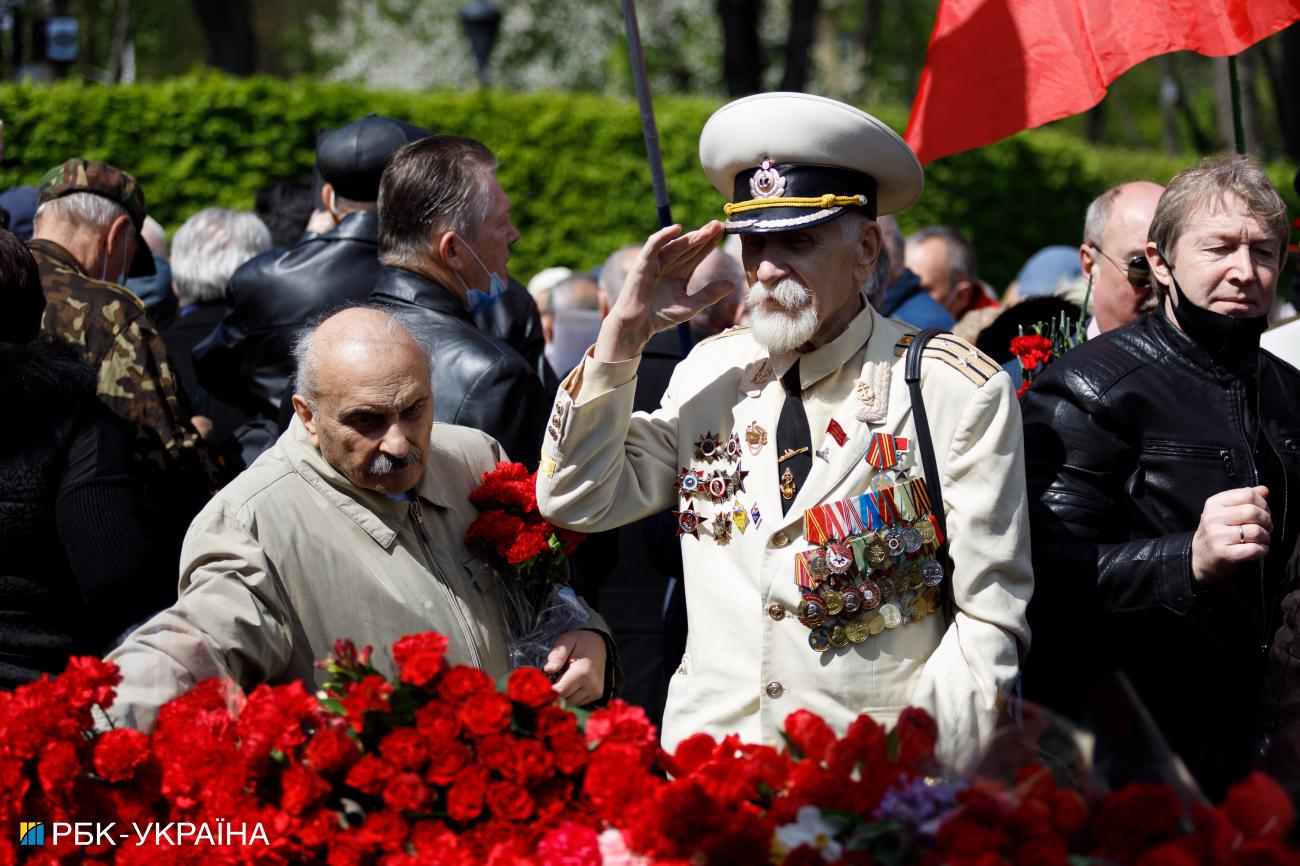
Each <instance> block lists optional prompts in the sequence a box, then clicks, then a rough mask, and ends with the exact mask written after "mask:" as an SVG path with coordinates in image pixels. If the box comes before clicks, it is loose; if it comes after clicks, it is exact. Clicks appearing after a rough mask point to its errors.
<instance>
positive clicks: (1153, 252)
mask: <svg viewBox="0 0 1300 866" xmlns="http://www.w3.org/2000/svg"><path fill="white" fill-rule="evenodd" d="M1143 252H1145V253H1146V254H1147V264H1149V265H1150V266H1151V276H1152V277H1154V278H1155V279H1157V280H1159V281H1160V282H1162V283H1164V284H1165V285H1166V286H1167V285H1169V284H1170V283H1172V282H1173V279H1172V278H1171V277H1170V276H1169V262H1167V261H1165V257H1164V254H1162V253H1161V252H1160V248H1159V247H1158V246H1156V242H1155V241H1147V246H1146V249H1145V250H1143Z"/></svg>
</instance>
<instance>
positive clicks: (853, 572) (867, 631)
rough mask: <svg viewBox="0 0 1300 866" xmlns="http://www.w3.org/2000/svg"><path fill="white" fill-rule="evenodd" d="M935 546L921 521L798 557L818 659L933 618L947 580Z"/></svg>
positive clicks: (803, 610) (801, 611)
mask: <svg viewBox="0 0 1300 866" xmlns="http://www.w3.org/2000/svg"><path fill="white" fill-rule="evenodd" d="M927 530H928V531H927ZM927 538H928V539H929V540H928V541H926V540H925V539H927ZM937 540H938V539H937V536H936V535H935V530H934V525H933V523H932V521H931V520H930V519H929V515H923V516H920V517H918V518H917V519H916V520H914V521H912V522H910V523H909V524H907V525H901V526H900V525H895V526H891V527H890V528H889V529H887V530H881V531H878V532H868V533H865V534H862V535H855V536H850V537H848V538H845V539H843V540H838V541H832V542H829V543H827V544H824V545H822V546H820V547H816V548H813V549H812V550H807V551H803V552H802V553H799V554H797V556H796V582H797V583H798V584H799V588H800V591H801V598H800V601H799V608H798V619H799V622H800V623H802V624H803V625H804V626H805V627H806V628H808V629H809V630H810V631H809V634H808V645H809V646H810V647H811V648H812V649H813V650H815V651H817V652H819V653H820V652H826V651H827V650H829V649H832V648H834V649H838V648H840V647H843V646H847V645H848V644H850V643H855V644H858V643H863V642H865V641H867V640H868V639H869V638H871V637H874V636H875V635H878V634H881V633H882V632H884V631H885V630H886V629H893V628H898V627H899V626H901V625H903V624H904V623H908V622H917V621H919V620H921V619H924V618H925V617H926V616H928V615H930V614H931V613H934V612H935V611H936V610H937V609H938V606H939V600H940V596H939V592H940V589H939V588H940V585H941V584H942V583H943V579H944V570H943V566H942V565H940V564H939V563H938V562H937V561H936V560H935V559H934V558H933V556H934V551H935V545H934V542H935V541H937Z"/></svg>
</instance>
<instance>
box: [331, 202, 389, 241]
mask: <svg viewBox="0 0 1300 866" xmlns="http://www.w3.org/2000/svg"><path fill="white" fill-rule="evenodd" d="M321 237H323V238H331V239H337V240H345V241H367V242H369V243H372V244H374V243H378V239H379V214H377V213H375V212H374V211H372V210H357V211H353V212H352V213H350V214H348V215H347V216H345V217H343V219H341V220H340V221H339V224H338V225H337V226H335V227H334V228H333V229H332V230H330V231H328V232H326V233H325V234H323V235H321Z"/></svg>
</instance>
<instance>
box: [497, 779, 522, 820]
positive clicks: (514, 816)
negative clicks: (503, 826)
mask: <svg viewBox="0 0 1300 866" xmlns="http://www.w3.org/2000/svg"><path fill="white" fill-rule="evenodd" d="M487 806H488V809H490V810H491V812H492V814H493V815H495V816H496V817H498V818H500V819H502V820H503V821H523V820H526V819H527V818H528V816H529V815H531V814H533V798H532V797H530V796H528V792H527V791H526V790H524V789H523V788H522V787H520V786H519V785H516V784H514V783H512V782H493V783H492V784H490V785H488V786H487Z"/></svg>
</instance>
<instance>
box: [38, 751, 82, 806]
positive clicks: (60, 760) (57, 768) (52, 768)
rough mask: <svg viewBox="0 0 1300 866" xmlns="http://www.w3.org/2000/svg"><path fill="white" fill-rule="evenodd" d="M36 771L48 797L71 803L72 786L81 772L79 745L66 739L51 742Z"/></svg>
mask: <svg viewBox="0 0 1300 866" xmlns="http://www.w3.org/2000/svg"><path fill="white" fill-rule="evenodd" d="M36 772H37V776H38V777H39V778H40V780H41V788H42V789H43V790H44V791H45V796H46V797H47V798H48V799H50V800H52V801H54V802H56V803H70V800H71V798H72V787H73V785H74V784H75V783H76V781H77V776H79V775H80V774H81V762H80V761H79V760H78V759H77V747H76V746H74V745H72V743H69V742H67V741H66V740H59V741H56V742H53V743H50V744H49V745H47V746H46V747H45V752H44V754H42V755H41V759H40V763H39V764H38V765H37V771H36Z"/></svg>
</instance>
